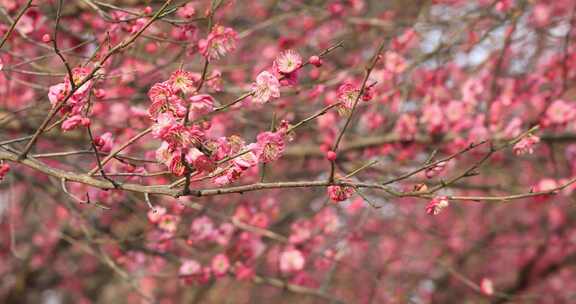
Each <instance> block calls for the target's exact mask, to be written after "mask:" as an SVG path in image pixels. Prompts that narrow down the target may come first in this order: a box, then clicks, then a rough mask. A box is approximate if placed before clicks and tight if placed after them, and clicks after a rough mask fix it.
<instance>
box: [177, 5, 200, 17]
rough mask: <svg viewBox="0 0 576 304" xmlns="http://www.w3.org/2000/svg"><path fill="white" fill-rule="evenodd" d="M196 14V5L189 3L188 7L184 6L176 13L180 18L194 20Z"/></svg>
mask: <svg viewBox="0 0 576 304" xmlns="http://www.w3.org/2000/svg"><path fill="white" fill-rule="evenodd" d="M194 14H196V9H195V8H194V3H187V4H186V5H184V6H182V7H181V8H179V9H178V11H177V12H176V15H177V16H178V17H180V18H186V19H189V18H192V16H194Z"/></svg>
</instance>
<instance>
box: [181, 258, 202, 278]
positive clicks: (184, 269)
mask: <svg viewBox="0 0 576 304" xmlns="http://www.w3.org/2000/svg"><path fill="white" fill-rule="evenodd" d="M178 274H179V276H180V277H181V278H182V279H183V280H184V281H185V282H186V283H193V282H194V277H195V276H199V275H201V274H202V266H201V265H200V263H198V262H197V261H195V260H185V261H184V262H183V263H182V265H181V266H180V269H179V270H178Z"/></svg>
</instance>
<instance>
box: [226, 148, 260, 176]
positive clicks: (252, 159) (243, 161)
mask: <svg viewBox="0 0 576 304" xmlns="http://www.w3.org/2000/svg"><path fill="white" fill-rule="evenodd" d="M246 149H247V150H249V151H248V152H246V153H243V154H242V155H240V156H238V157H236V158H234V160H233V161H232V163H234V165H236V166H238V167H239V168H240V169H241V170H246V169H248V168H251V167H254V166H256V164H257V163H258V158H257V156H256V154H255V152H254V151H256V150H257V149H258V148H257V146H256V145H255V144H249V145H248V146H246Z"/></svg>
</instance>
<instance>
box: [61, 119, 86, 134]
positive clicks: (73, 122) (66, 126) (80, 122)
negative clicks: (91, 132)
mask: <svg viewBox="0 0 576 304" xmlns="http://www.w3.org/2000/svg"><path fill="white" fill-rule="evenodd" d="M88 125H90V119H88V118H86V117H82V116H81V115H74V116H72V117H70V118H68V119H66V120H65V121H64V122H62V130H63V131H70V130H73V129H75V128H77V127H79V126H84V127H85V126H88Z"/></svg>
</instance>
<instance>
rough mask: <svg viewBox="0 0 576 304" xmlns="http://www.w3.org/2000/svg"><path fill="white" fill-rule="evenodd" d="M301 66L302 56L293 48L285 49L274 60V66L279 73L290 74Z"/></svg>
mask: <svg viewBox="0 0 576 304" xmlns="http://www.w3.org/2000/svg"><path fill="white" fill-rule="evenodd" d="M301 66H302V57H301V56H300V54H298V53H297V52H296V51H294V50H286V51H284V52H282V53H280V55H278V57H276V60H274V67H275V69H276V70H277V71H278V72H279V73H281V74H291V73H293V72H295V71H296V70H297V69H299V68H300V67H301Z"/></svg>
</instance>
